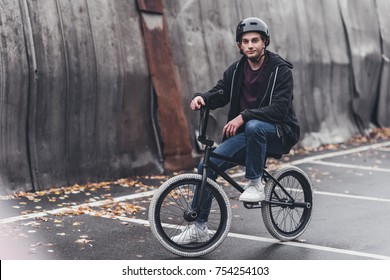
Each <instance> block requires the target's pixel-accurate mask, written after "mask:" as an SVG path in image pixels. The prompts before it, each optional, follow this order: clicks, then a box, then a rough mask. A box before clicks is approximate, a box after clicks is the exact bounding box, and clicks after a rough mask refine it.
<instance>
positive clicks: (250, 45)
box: [238, 32, 265, 60]
mask: <svg viewBox="0 0 390 280" xmlns="http://www.w3.org/2000/svg"><path fill="white" fill-rule="evenodd" d="M238 45H239V48H240V49H241V50H242V51H243V52H244V55H245V56H246V57H247V58H248V59H251V60H257V59H259V58H260V56H261V55H262V54H263V52H264V48H265V43H264V41H263V40H262V39H261V36H260V34H259V33H257V32H248V33H244V34H243V35H242V38H241V42H240V43H239V44H238Z"/></svg>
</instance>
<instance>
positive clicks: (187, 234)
mask: <svg viewBox="0 0 390 280" xmlns="http://www.w3.org/2000/svg"><path fill="white" fill-rule="evenodd" d="M208 230H209V229H208V228H207V226H205V227H204V228H203V229H201V228H200V227H199V226H197V225H196V224H193V225H191V226H189V227H187V228H186V229H185V230H183V232H182V233H180V234H178V235H176V236H173V237H171V239H172V241H173V242H175V243H176V244H180V245H186V244H191V243H201V242H207V241H209V240H210V236H209V234H208Z"/></svg>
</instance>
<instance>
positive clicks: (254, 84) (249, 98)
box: [240, 61, 268, 111]
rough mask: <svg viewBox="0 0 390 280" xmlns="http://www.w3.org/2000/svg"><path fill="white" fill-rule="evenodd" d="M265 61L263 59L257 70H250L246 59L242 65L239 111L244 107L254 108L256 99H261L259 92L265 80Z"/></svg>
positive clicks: (261, 93)
mask: <svg viewBox="0 0 390 280" xmlns="http://www.w3.org/2000/svg"><path fill="white" fill-rule="evenodd" d="M267 62H268V61H264V63H263V65H261V67H260V68H259V69H257V70H252V69H251V67H250V65H249V63H248V61H245V65H244V83H243V87H242V93H241V97H240V108H241V111H244V110H245V109H256V108H257V106H258V105H257V100H258V99H260V100H262V99H263V95H264V93H263V92H260V90H259V89H260V88H261V85H262V84H263V83H264V82H266V81H265V80H264V72H265V71H264V70H265V68H266V67H267Z"/></svg>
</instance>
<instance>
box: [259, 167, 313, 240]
mask: <svg viewBox="0 0 390 280" xmlns="http://www.w3.org/2000/svg"><path fill="white" fill-rule="evenodd" d="M271 175H272V177H274V178H275V179H276V180H277V181H278V182H279V183H280V185H282V186H283V187H284V189H285V191H284V190H283V189H282V188H281V187H280V186H279V185H278V184H277V183H276V182H275V181H274V180H273V179H272V178H269V179H268V180H267V183H266V185H265V198H266V201H265V202H263V205H262V215H263V220H264V224H265V227H266V228H267V230H268V232H269V233H270V234H271V235H272V236H273V237H275V238H277V239H279V240H281V241H289V240H294V239H296V238H298V237H299V236H300V235H301V234H302V233H303V232H304V231H305V230H306V228H307V226H308V225H309V223H310V219H311V212H312V207H313V195H312V187H311V183H310V180H309V178H308V177H307V175H306V174H305V173H304V172H303V171H302V170H301V169H300V168H298V167H295V166H287V167H282V168H280V169H278V170H276V171H275V172H274V173H273V174H271ZM286 192H287V193H288V194H287V193H286Z"/></svg>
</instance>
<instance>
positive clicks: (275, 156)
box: [267, 153, 283, 159]
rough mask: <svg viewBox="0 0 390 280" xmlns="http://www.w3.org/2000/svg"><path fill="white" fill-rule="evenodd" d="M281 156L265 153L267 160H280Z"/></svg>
mask: <svg viewBox="0 0 390 280" xmlns="http://www.w3.org/2000/svg"><path fill="white" fill-rule="evenodd" d="M282 156H283V154H273V153H267V158H274V159H281V158H282Z"/></svg>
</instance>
